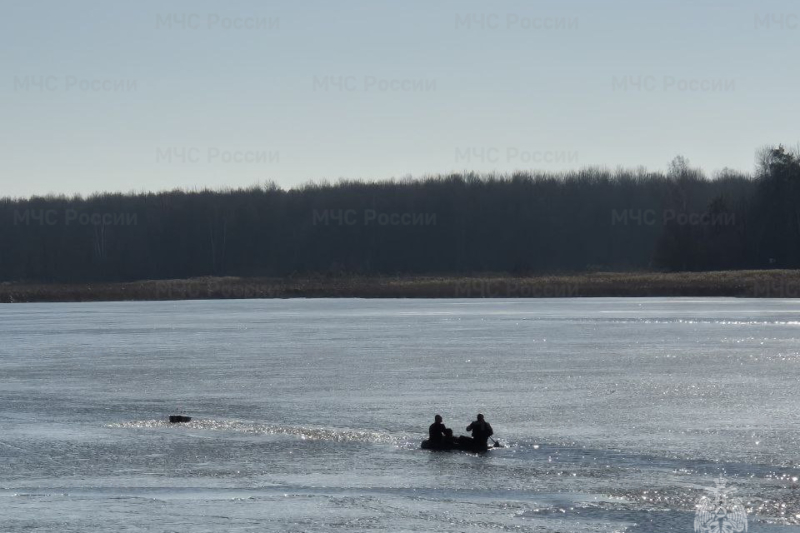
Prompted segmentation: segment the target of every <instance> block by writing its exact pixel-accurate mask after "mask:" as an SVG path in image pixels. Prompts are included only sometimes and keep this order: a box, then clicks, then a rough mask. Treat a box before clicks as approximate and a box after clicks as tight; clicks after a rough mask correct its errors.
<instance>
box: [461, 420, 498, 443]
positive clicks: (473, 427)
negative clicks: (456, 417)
mask: <svg viewBox="0 0 800 533" xmlns="http://www.w3.org/2000/svg"><path fill="white" fill-rule="evenodd" d="M467 431H471V432H472V438H473V439H474V442H475V444H476V445H477V446H482V447H484V448H486V447H488V444H487V441H488V440H489V437H491V436H492V435H494V430H493V429H492V426H491V424H489V422H487V421H486V420H484V419H483V415H482V414H478V419H477V420H475V421H474V422H472V423H471V424H470V425H468V426H467Z"/></svg>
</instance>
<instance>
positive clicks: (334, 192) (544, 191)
mask: <svg viewBox="0 0 800 533" xmlns="http://www.w3.org/2000/svg"><path fill="white" fill-rule="evenodd" d="M744 268H784V269H785V268H800V159H799V158H798V154H797V153H794V152H790V151H787V150H785V149H784V148H783V147H778V148H772V149H766V150H764V151H763V152H761V153H760V156H759V163H758V166H757V169H756V171H755V173H754V175H743V174H739V173H735V172H722V173H720V175H718V176H715V177H714V178H713V179H710V178H708V177H706V176H705V175H704V174H703V173H702V172H701V171H700V170H698V169H694V168H691V167H690V166H689V164H688V163H687V161H685V160H684V159H682V158H680V157H679V158H676V159H675V160H674V161H673V162H672V163H671V164H670V167H669V169H668V170H667V172H649V171H646V170H643V169H641V170H617V171H608V170H603V169H584V170H576V171H572V172H566V173H559V174H548V173H515V174H513V175H507V176H496V175H476V174H471V173H466V174H452V175H447V176H436V177H429V178H424V179H413V180H412V179H407V180H401V181H379V182H360V181H341V182H339V183H336V184H322V185H320V184H308V185H305V186H302V187H299V188H295V189H290V190H283V189H281V188H279V187H277V186H275V185H274V184H269V185H267V186H258V187H252V188H249V189H239V190H225V191H207V190H206V191H197V192H189V191H171V192H161V193H143V194H98V195H94V196H91V197H88V198H82V197H69V198H68V197H33V198H28V199H11V198H5V199H2V200H0V281H22V282H25V281H43V282H83V281H131V280H143V279H175V278H190V277H199V276H290V275H309V274H321V275H326V276H339V275H349V274H359V275H373V274H374V275H377V274H382V275H394V274H474V273H485V272H495V273H510V274H515V275H525V274H537V273H556V272H561V273H569V272H585V271H632V270H663V271H704V270H720V269H744Z"/></svg>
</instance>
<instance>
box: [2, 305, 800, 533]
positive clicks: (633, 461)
mask: <svg viewBox="0 0 800 533" xmlns="http://www.w3.org/2000/svg"><path fill="white" fill-rule="evenodd" d="M0 340H2V342H1V343H0V531H3V532H22V531H33V530H35V531H52V532H59V533H66V532H80V533H92V532H100V531H103V532H117V531H165V532H166V531H170V532H186V533H190V532H191V533H200V532H205V531H214V532H217V531H219V532H227V531H260V532H263V531H323V532H328V531H348V532H351V531H392V532H398V531H453V532H462V531H537V532H543V531H559V532H579V531H608V532H611V531H630V532H658V533H664V532H673V531H674V532H678V531H680V532H687V533H689V532H691V531H693V529H694V516H695V506H696V504H697V502H698V500H699V498H700V497H701V496H703V494H706V492H704V490H703V489H704V488H710V487H713V486H714V480H715V479H716V478H717V477H718V476H719V475H721V474H722V475H724V476H725V478H726V479H727V482H728V487H733V488H735V489H736V492H735V496H738V497H739V498H741V499H742V501H743V502H744V504H745V507H746V510H747V513H748V519H749V531H751V532H759V531H772V532H775V533H780V532H789V531H792V532H795V531H800V526H798V524H800V488H798V479H797V478H798V475H800V473H799V472H800V469H798V467H799V466H800V415H799V414H798V409H799V408H800V394H799V392H800V391H798V378H800V305H798V303H797V302H796V301H792V300H736V299H688V298H677V299H674V298H657V299H557V300H349V299H343V300H246V301H190V302H158V303H150V302H138V303H133V302H131V303H86V304H16V305H2V306H0ZM479 411H480V412H483V413H485V414H486V417H487V420H489V421H490V422H491V423H492V425H493V426H494V428H495V433H496V435H495V436H496V437H498V438H499V439H500V440H501V441H502V442H504V443H505V444H507V445H508V446H507V447H506V448H504V449H499V450H493V451H491V452H489V453H487V454H484V455H482V456H478V455H473V454H466V453H431V452H426V451H422V450H419V449H418V448H419V442H420V441H421V439H422V438H423V436H424V434H425V432H426V431H427V426H428V425H429V424H430V423H431V422H432V419H433V415H434V414H435V413H441V414H442V415H443V416H444V419H445V424H447V425H448V426H452V427H453V428H455V430H456V432H457V433H458V432H462V433H463V430H464V427H465V426H466V425H467V424H468V423H469V422H470V420H472V419H473V418H474V416H475V414H476V413H477V412H479ZM175 413H185V414H189V415H191V416H193V417H194V420H193V421H192V422H191V423H189V424H182V425H170V424H168V423H166V422H165V420H166V417H167V415H169V414H175Z"/></svg>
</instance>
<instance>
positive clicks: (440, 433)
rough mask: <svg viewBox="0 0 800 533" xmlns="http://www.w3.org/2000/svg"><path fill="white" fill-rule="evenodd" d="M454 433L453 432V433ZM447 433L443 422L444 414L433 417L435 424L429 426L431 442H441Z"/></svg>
mask: <svg viewBox="0 0 800 533" xmlns="http://www.w3.org/2000/svg"><path fill="white" fill-rule="evenodd" d="M451 434H452V433H451ZM446 435H447V428H446V427H444V424H443V423H442V415H436V416H435V417H434V418H433V424H431V427H429V428H428V436H429V437H430V440H431V444H441V443H442V442H444V439H445V437H446Z"/></svg>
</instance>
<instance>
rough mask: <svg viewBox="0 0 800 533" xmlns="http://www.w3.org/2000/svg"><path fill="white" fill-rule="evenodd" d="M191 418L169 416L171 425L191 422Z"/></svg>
mask: <svg viewBox="0 0 800 533" xmlns="http://www.w3.org/2000/svg"><path fill="white" fill-rule="evenodd" d="M191 421H192V417H191V416H183V415H170V416H169V423H170V424H177V423H179V422H191Z"/></svg>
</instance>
